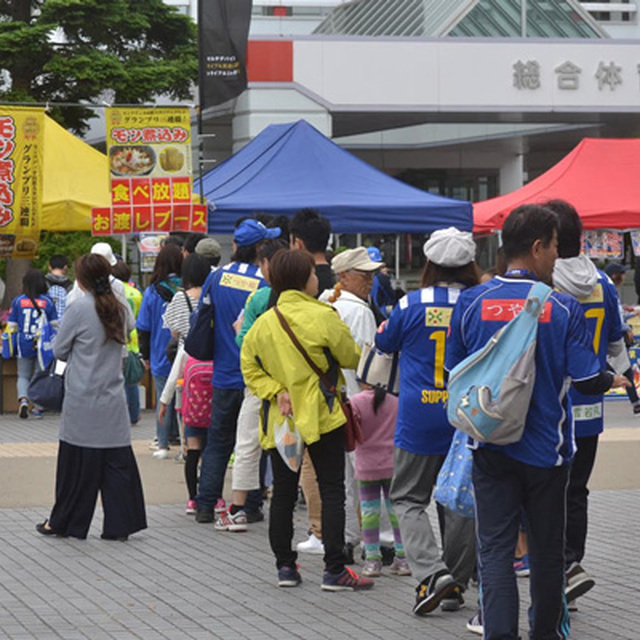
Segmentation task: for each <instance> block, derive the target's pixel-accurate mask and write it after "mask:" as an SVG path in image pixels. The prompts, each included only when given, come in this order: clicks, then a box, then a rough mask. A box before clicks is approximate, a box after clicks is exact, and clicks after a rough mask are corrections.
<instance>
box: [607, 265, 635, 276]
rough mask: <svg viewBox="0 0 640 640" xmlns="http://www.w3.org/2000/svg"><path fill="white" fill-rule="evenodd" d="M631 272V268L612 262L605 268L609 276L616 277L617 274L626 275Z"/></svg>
mask: <svg viewBox="0 0 640 640" xmlns="http://www.w3.org/2000/svg"><path fill="white" fill-rule="evenodd" d="M627 271H629V267H627V266H626V265H624V264H621V263H620V262H610V263H609V264H608V265H607V266H606V267H605V268H604V272H605V273H606V274H607V275H608V276H615V275H616V274H617V273H626V272H627Z"/></svg>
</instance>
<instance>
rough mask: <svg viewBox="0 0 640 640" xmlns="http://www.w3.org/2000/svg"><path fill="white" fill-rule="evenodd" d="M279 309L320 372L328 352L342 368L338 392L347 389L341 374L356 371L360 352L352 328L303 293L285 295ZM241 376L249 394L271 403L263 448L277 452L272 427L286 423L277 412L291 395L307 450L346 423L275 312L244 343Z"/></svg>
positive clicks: (267, 407) (262, 417) (258, 323)
mask: <svg viewBox="0 0 640 640" xmlns="http://www.w3.org/2000/svg"><path fill="white" fill-rule="evenodd" d="M278 309H280V312H281V313H282V315H283V316H284V317H285V319H286V320H287V322H288V323H289V325H290V326H291V329H292V330H293V332H294V334H295V335H296V337H297V338H298V340H299V341H300V343H301V344H302V345H303V346H304V348H305V349H306V351H307V353H308V354H309V356H310V357H311V359H312V360H313V361H314V362H315V363H316V364H317V365H318V367H319V368H320V369H321V370H322V371H326V370H327V369H328V368H329V362H328V360H327V356H326V355H325V351H324V350H323V349H328V350H329V351H330V352H331V354H332V355H333V358H334V359H335V360H336V361H337V364H338V365H339V367H338V369H337V371H336V373H337V375H338V386H340V385H343V384H344V378H343V376H342V372H341V371H340V368H344V369H355V368H356V367H357V366H358V362H359V359H360V347H359V346H358V345H357V344H356V343H355V341H354V340H353V338H352V337H351V331H350V330H349V327H348V326H347V325H346V324H345V323H344V322H342V320H341V319H340V316H339V315H338V314H337V313H336V312H335V310H334V309H333V308H332V307H331V306H329V305H328V304H325V303H324V302H319V301H318V300H316V299H315V298H312V297H310V296H308V295H307V294H305V293H302V292H301V291H293V290H289V291H284V292H283V293H281V294H280V298H279V300H278ZM240 365H241V368H242V375H243V376H244V380H245V383H246V385H247V387H248V389H249V391H250V392H251V393H252V394H253V395H255V396H257V397H258V398H262V399H263V400H265V401H268V404H267V402H265V403H263V411H261V414H260V444H261V445H262V446H263V447H264V448H265V449H269V448H273V447H274V446H275V442H274V438H273V426H274V424H275V422H276V421H277V422H278V423H280V424H281V423H282V421H283V420H284V417H283V416H282V415H281V414H280V412H279V411H278V405H277V400H276V396H277V395H278V393H280V392H281V391H284V390H287V391H288V392H289V396H290V398H291V404H292V407H293V419H294V422H295V424H296V426H297V427H298V430H299V431H300V435H301V436H302V439H303V440H304V441H305V443H306V444H312V443H314V442H317V441H318V440H319V439H320V436H321V435H322V434H324V433H329V432H330V431H333V430H334V429H337V428H338V427H340V426H342V425H343V424H344V423H345V416H344V413H343V412H342V409H341V407H340V403H339V402H338V400H337V399H335V398H333V399H332V398H329V399H327V398H326V397H325V395H324V394H323V393H322V390H321V388H320V379H319V378H318V376H317V375H316V374H315V373H314V372H313V370H312V369H311V368H310V367H309V365H308V364H307V362H306V361H305V359H304V358H303V356H302V354H301V353H300V352H299V351H298V350H297V349H296V347H295V346H294V344H293V342H292V341H291V338H289V336H288V335H287V334H286V333H285V331H284V329H283V328H282V325H281V324H280V321H279V320H278V317H277V316H276V314H275V311H274V310H273V309H269V311H266V312H265V313H263V314H262V315H261V316H260V317H259V318H258V319H257V320H256V321H255V323H254V325H253V327H252V328H251V329H250V330H249V332H248V333H247V335H246V336H245V338H244V342H243V344H242V350H241V353H240Z"/></svg>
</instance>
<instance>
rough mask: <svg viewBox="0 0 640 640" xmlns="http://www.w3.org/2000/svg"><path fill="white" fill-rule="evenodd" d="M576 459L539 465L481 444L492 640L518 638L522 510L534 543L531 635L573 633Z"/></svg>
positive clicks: (480, 512) (479, 492)
mask: <svg viewBox="0 0 640 640" xmlns="http://www.w3.org/2000/svg"><path fill="white" fill-rule="evenodd" d="M568 474H569V465H566V464H565V465H562V466H559V467H551V468H548V469H544V468H540V467H533V466H531V465H528V464H524V463H523V462H519V461H518V460H514V459H513V458H510V457H508V456H507V455H505V454H504V453H502V452H501V451H495V450H490V449H486V448H481V449H478V450H477V451H474V452H473V486H474V490H475V498H476V516H477V519H476V527H477V529H476V530H477V535H478V562H479V571H480V581H481V584H482V621H483V625H484V638H485V639H486V640H496V639H499V640H517V639H518V638H519V635H518V613H519V607H520V601H519V598H518V587H517V584H516V576H515V573H514V572H513V558H514V556H515V548H516V540H517V538H518V530H519V529H520V519H521V513H522V511H524V514H525V519H526V522H525V527H526V530H527V541H528V543H529V564H530V566H531V577H530V579H529V583H530V584H529V587H530V591H531V607H530V609H529V625H530V637H531V638H535V639H536V640H557V639H558V638H568V637H569V636H568V632H569V629H568V619H567V612H566V608H565V604H564V568H565V563H564V531H565V512H566V500H565V492H566V487H567V481H568Z"/></svg>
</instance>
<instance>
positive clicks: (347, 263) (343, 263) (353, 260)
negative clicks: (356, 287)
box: [331, 247, 383, 273]
mask: <svg viewBox="0 0 640 640" xmlns="http://www.w3.org/2000/svg"><path fill="white" fill-rule="evenodd" d="M382 265H383V263H382V262H374V261H373V260H371V258H370V257H369V252H368V251H367V249H366V248H365V247H356V248H355V249H347V250H346V251H343V252H342V253H339V254H338V255H337V256H336V257H335V258H334V259H333V260H332V261H331V268H332V269H333V271H334V273H342V272H343V271H349V270H351V269H356V270H358V271H375V270H376V269H379V268H380V267H381V266H382Z"/></svg>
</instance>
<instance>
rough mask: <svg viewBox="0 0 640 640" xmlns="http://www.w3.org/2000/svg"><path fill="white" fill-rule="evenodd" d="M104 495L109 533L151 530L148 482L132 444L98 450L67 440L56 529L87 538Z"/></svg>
mask: <svg viewBox="0 0 640 640" xmlns="http://www.w3.org/2000/svg"><path fill="white" fill-rule="evenodd" d="M98 494H100V497H101V499H102V508H103V511H104V522H103V527H102V532H103V535H104V536H107V537H114V538H118V537H121V536H128V535H130V534H132V533H135V532H136V531H140V530H141V529H146V528H147V517H146V513H145V504H144V494H143V491H142V482H141V480H140V473H139V471H138V465H137V463H136V459H135V456H134V455H133V450H132V449H131V446H127V447H113V448H108V449H94V448H89V447H78V446H75V445H72V444H69V443H67V442H62V441H61V442H60V444H59V448H58V464H57V470H56V502H55V505H54V506H53V509H52V511H51V516H50V518H49V525H50V526H51V528H52V529H53V530H54V531H56V533H59V534H61V535H67V536H73V537H74V538H81V539H84V538H86V537H87V533H88V532H89V527H90V525H91V520H92V518H93V513H94V511H95V508H96V501H97V499H98Z"/></svg>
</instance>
